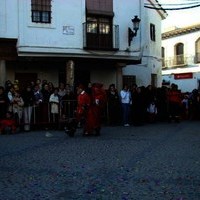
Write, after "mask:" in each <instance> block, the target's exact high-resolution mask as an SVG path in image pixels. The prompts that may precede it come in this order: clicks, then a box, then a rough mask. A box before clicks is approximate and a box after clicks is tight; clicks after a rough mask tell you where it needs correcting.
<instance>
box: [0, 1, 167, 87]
mask: <svg viewBox="0 0 200 200" xmlns="http://www.w3.org/2000/svg"><path fill="white" fill-rule="evenodd" d="M144 3H149V4H151V5H152V6H154V7H159V8H160V7H161V6H160V5H159V4H158V1H157V0H126V1H125V2H124V1H121V0H95V1H94V0H75V1H72V0H46V1H41V0H20V1H18V0H1V6H0V21H1V26H0V74H1V76H0V85H2V84H4V82H5V81H6V80H8V79H9V80H11V81H14V80H15V79H18V80H19V82H20V83H21V86H23V85H24V83H27V82H29V81H35V80H36V79H37V78H40V79H42V80H43V79H46V80H48V81H51V82H53V83H54V84H55V85H58V83H59V82H65V83H69V84H71V85H73V86H74V85H77V84H79V83H80V82H83V83H87V82H102V83H104V85H105V87H108V85H109V84H111V83H114V84H116V86H117V87H118V88H121V87H122V84H123V83H129V84H132V83H137V84H138V85H148V84H150V83H151V82H152V83H153V84H154V85H157V86H159V85H161V50H160V49H161V20H162V19H164V18H165V17H166V12H165V11H164V10H158V11H157V10H153V9H147V8H144ZM134 16H138V18H139V19H140V20H141V21H140V27H139V30H138V31H137V35H136V36H135V37H133V39H132V42H131V43H130V46H129V42H128V28H129V27H131V29H132V26H133V24H132V21H131V19H132V18H134Z"/></svg>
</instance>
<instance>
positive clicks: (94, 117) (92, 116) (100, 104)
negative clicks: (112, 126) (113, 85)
mask: <svg viewBox="0 0 200 200" xmlns="http://www.w3.org/2000/svg"><path fill="white" fill-rule="evenodd" d="M105 103H106V92H105V90H104V89H103V85H102V84H101V83H95V84H93V85H92V94H91V105H90V107H89V109H88V114H87V119H86V130H87V131H88V132H89V134H92V135H95V136H99V135H100V130H101V118H102V112H103V110H104V108H105Z"/></svg>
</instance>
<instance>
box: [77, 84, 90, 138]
mask: <svg viewBox="0 0 200 200" xmlns="http://www.w3.org/2000/svg"><path fill="white" fill-rule="evenodd" d="M77 94H78V97H77V101H78V102H77V109H76V116H77V121H78V123H83V136H89V135H91V132H90V130H89V129H88V127H89V124H88V120H87V119H88V111H89V109H90V106H91V98H90V96H89V95H88V94H87V93H86V92H85V88H84V86H83V85H79V87H78V88H77Z"/></svg>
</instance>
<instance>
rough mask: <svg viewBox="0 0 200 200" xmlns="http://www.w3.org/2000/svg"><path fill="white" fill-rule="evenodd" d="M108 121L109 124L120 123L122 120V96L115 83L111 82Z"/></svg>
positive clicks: (108, 94) (108, 96)
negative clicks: (120, 96)
mask: <svg viewBox="0 0 200 200" xmlns="http://www.w3.org/2000/svg"><path fill="white" fill-rule="evenodd" d="M107 101H108V121H109V125H111V126H116V125H119V121H120V98H119V94H118V91H117V89H116V88H115V85H114V84H111V85H110V86H109V88H108V92H107Z"/></svg>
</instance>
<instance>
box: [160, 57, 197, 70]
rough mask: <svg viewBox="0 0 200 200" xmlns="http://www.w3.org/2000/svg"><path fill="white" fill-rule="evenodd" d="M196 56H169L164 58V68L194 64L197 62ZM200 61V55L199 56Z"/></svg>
mask: <svg viewBox="0 0 200 200" xmlns="http://www.w3.org/2000/svg"><path fill="white" fill-rule="evenodd" d="M195 57H196V56H186V55H178V56H174V57H168V58H165V59H163V60H162V68H163V69H166V68H176V67H185V66H188V65H192V64H194V63H195V62H194V61H195ZM199 61H200V57H199Z"/></svg>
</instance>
